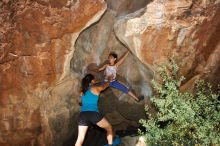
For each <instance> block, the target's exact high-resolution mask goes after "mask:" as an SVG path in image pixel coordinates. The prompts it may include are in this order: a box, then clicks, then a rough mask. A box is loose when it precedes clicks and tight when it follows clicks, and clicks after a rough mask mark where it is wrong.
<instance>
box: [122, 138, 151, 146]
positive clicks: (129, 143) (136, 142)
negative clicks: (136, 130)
mask: <svg viewBox="0 0 220 146" xmlns="http://www.w3.org/2000/svg"><path fill="white" fill-rule="evenodd" d="M121 141H122V143H121V146H147V145H146V144H145V142H144V138H143V137H139V136H133V137H131V136H126V137H123V138H122V139H121Z"/></svg>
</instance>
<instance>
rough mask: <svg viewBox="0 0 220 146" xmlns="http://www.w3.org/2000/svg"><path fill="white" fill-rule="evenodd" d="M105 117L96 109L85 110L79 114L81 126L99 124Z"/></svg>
mask: <svg viewBox="0 0 220 146" xmlns="http://www.w3.org/2000/svg"><path fill="white" fill-rule="evenodd" d="M102 119H103V116H102V114H100V113H98V112H95V111H83V112H80V115H79V124H78V125H80V126H90V125H91V124H97V123H98V122H99V121H101V120H102Z"/></svg>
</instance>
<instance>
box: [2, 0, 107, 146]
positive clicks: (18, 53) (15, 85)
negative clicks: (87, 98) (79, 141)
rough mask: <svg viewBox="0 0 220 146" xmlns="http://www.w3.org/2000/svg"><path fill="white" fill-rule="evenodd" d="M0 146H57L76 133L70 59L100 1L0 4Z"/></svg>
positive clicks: (39, 0)
mask: <svg viewBox="0 0 220 146" xmlns="http://www.w3.org/2000/svg"><path fill="white" fill-rule="evenodd" d="M0 7H1V8H0V11H1V13H0V15H1V17H0V18H1V19H0V22H1V23H0V26H1V28H0V38H1V39H0V41H1V42H0V43H1V44H0V45H1V47H0V52H1V53H0V70H1V71H0V84H1V85H0V94H1V95H0V104H1V105H0V127H1V128H0V145H1V146H4V145H5V146H6V145H7V146H9V145H10V146H12V145H13V146H16V145H23V146H30V145H42V146H43V145H45V146H50V145H53V146H55V145H61V144H62V143H63V142H64V141H65V140H66V139H68V137H69V136H70V135H71V134H72V133H73V132H74V130H76V129H73V128H74V126H73V125H72V123H73V122H76V121H74V120H76V117H75V116H77V115H76V113H78V108H79V107H78V106H77V102H76V99H74V97H75V98H76V94H77V91H75V90H76V89H77V88H76V86H77V85H78V84H77V81H76V79H74V78H71V77H70V67H69V64H70V59H71V57H72V55H73V52H74V50H75V49H74V44H75V40H76V38H77V37H78V35H79V33H80V32H81V31H82V30H83V29H85V28H86V27H88V26H89V25H91V24H92V23H94V22H95V21H97V20H98V19H99V18H100V17H101V15H102V14H103V13H104V11H105V9H106V7H107V5H106V3H105V2H104V1H103V0H77V1H75V0H55V1H52V0H50V1H49V0H34V1H30V0H28V1H26V0H21V1H14V0H3V1H1V2H0Z"/></svg>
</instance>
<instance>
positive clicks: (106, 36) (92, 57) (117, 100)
mask: <svg viewBox="0 0 220 146" xmlns="http://www.w3.org/2000/svg"><path fill="white" fill-rule="evenodd" d="M117 13H118V12H117V11H114V10H111V9H108V10H107V11H106V13H105V14H104V15H103V17H102V19H101V20H100V21H99V22H98V23H97V24H95V25H93V26H91V27H89V28H88V29H86V30H85V31H84V32H82V33H81V34H80V36H79V38H78V39H77V42H76V45H75V47H76V51H75V52H74V54H73V58H72V60H71V69H72V70H73V72H74V73H75V74H78V75H79V76H81V78H82V77H83V76H84V75H85V73H88V72H91V71H90V70H89V69H90V68H92V67H90V66H91V63H94V65H93V66H94V68H95V67H96V66H100V65H102V63H103V62H105V61H106V60H107V58H108V54H109V53H110V52H112V51H113V52H116V53H117V54H118V56H119V57H120V56H121V55H122V54H123V53H124V52H125V51H126V49H127V48H125V47H124V46H123V45H122V44H121V43H120V42H119V41H118V40H117V38H116V37H115V34H114V31H113V25H114V22H115V20H116V18H117ZM78 56H81V57H80V58H79V57H78ZM87 66H88V68H89V69H88V68H87ZM92 73H93V74H95V73H94V72H92ZM97 77H98V78H100V79H103V72H101V73H99V74H97ZM151 78H152V72H150V71H149V70H148V68H147V67H146V66H144V65H142V64H141V62H140V61H138V60H137V58H136V57H135V56H134V55H133V54H129V56H128V57H127V58H126V60H125V62H124V63H123V65H122V66H120V67H119V70H118V80H119V81H120V82H121V83H123V84H125V85H126V86H128V87H130V88H132V89H133V90H134V91H135V92H136V93H137V94H138V95H141V94H144V95H146V96H150V95H151V94H152V92H151V88H150V85H149V82H150V80H151ZM101 96H102V97H101V98H100V102H99V108H100V111H101V112H102V113H103V114H104V115H105V114H107V115H108V119H109V120H110V121H111V124H112V125H113V128H114V130H122V129H126V127H129V126H137V127H138V126H139V124H138V123H139V122H138V121H139V119H140V118H145V113H144V105H145V102H141V103H137V102H136V101H135V100H134V99H132V97H129V96H128V95H126V94H123V93H122V92H121V91H118V90H116V89H112V88H109V89H107V90H106V91H105V92H103V94H102V95H101ZM116 115H118V116H116ZM117 118H119V119H120V120H119V119H117ZM116 121H117V122H116Z"/></svg>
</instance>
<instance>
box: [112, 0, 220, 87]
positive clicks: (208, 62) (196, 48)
mask: <svg viewBox="0 0 220 146" xmlns="http://www.w3.org/2000/svg"><path fill="white" fill-rule="evenodd" d="M219 10H220V2H219V1H211V0H208V1H205V0H199V1H192V0H183V1H170V0H154V1H153V2H151V3H149V4H148V5H147V6H146V7H145V8H143V9H141V10H139V11H136V12H134V13H132V14H129V15H127V16H126V17H121V18H120V19H119V20H118V21H117V22H116V23H115V26H114V28H115V32H116V35H117V37H118V38H119V39H120V40H121V41H122V42H123V43H124V44H125V45H126V46H128V47H129V48H131V50H132V52H133V53H134V54H135V56H137V57H138V59H139V60H140V61H141V62H142V63H144V64H145V65H147V66H148V67H149V68H151V69H152V70H154V71H155V70H156V65H155V64H162V63H165V62H167V60H168V59H169V57H170V56H172V55H174V56H176V57H175V58H176V60H177V63H178V64H179V65H180V67H181V70H180V73H181V74H182V75H185V76H186V77H187V80H190V79H191V78H194V77H195V76H198V75H199V76H200V78H206V79H209V80H210V81H212V83H213V84H217V83H219V81H220V76H219V74H218V75H217V72H218V71H217V70H219V69H220V68H219V63H220V43H219V38H220V31H219V28H220V15H219V14H220V13H219V12H220V11H219ZM187 86H188V87H190V84H189V85H187Z"/></svg>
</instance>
